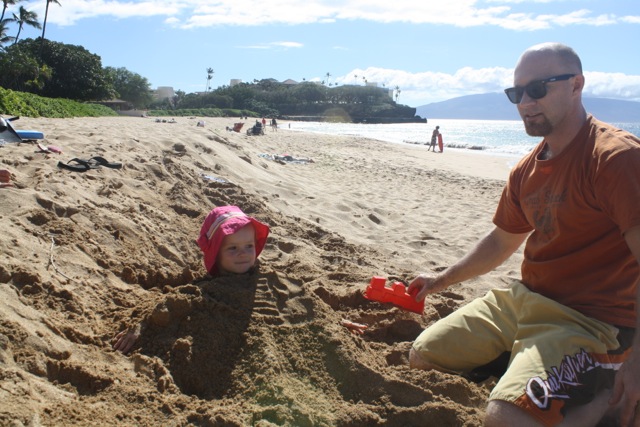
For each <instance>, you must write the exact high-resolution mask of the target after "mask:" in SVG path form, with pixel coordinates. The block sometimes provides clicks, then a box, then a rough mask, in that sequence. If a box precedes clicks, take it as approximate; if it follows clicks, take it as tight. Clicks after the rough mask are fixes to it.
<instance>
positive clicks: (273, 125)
mask: <svg viewBox="0 0 640 427" xmlns="http://www.w3.org/2000/svg"><path fill="white" fill-rule="evenodd" d="M271 130H272V131H276V132H277V131H278V122H277V121H276V118H275V117H274V118H272V119H271Z"/></svg>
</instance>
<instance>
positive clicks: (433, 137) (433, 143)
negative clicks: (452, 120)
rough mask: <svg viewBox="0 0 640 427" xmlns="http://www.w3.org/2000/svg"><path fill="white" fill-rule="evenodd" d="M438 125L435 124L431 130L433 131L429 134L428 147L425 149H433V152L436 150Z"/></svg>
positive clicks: (438, 132) (438, 133)
mask: <svg viewBox="0 0 640 427" xmlns="http://www.w3.org/2000/svg"><path fill="white" fill-rule="evenodd" d="M439 129H440V126H436V128H435V129H434V130H433V133H432V134H431V144H430V145H429V148H427V151H429V150H431V149H433V152H434V153H435V152H436V142H437V140H438V135H440V130H439Z"/></svg>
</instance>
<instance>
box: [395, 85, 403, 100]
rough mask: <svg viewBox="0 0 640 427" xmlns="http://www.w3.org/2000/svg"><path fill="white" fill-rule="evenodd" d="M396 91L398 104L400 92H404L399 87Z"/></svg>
mask: <svg viewBox="0 0 640 427" xmlns="http://www.w3.org/2000/svg"><path fill="white" fill-rule="evenodd" d="M395 89H396V102H398V97H399V96H400V92H402V91H401V90H400V86H397V85H396V88H395Z"/></svg>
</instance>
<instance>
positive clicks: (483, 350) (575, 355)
mask: <svg viewBox="0 0 640 427" xmlns="http://www.w3.org/2000/svg"><path fill="white" fill-rule="evenodd" d="M633 332H634V331H633V329H631V328H616V327H615V326H612V325H609V324H607V323H604V322H601V321H599V320H596V319H593V318H590V317H587V316H585V315H583V314H581V313H579V312H577V311H575V310H573V309H571V308H569V307H566V306H564V305H562V304H559V303H557V302H555V301H553V300H551V299H549V298H546V297H544V296H542V295H540V294H538V293H535V292H531V291H530V290H529V289H528V288H527V287H526V286H524V285H523V284H522V283H520V282H516V283H514V284H513V285H512V286H511V287H510V288H506V289H494V290H492V291H490V292H489V293H487V295H485V296H484V297H483V298H479V299H476V300H474V301H472V302H471V303H469V304H467V305H466V306H464V307H462V308H460V309H459V310H457V311H455V312H454V313H452V314H451V315H449V316H447V317H446V318H444V319H441V320H439V321H438V322H436V323H435V324H433V325H432V326H430V327H428V328H427V329H425V330H424V331H423V332H422V334H420V336H418V338H417V339H416V340H415V342H414V344H413V349H414V350H415V351H416V352H417V353H418V354H419V355H420V357H421V359H422V360H424V361H425V362H428V363H430V364H433V365H435V366H438V367H440V368H441V369H442V370H444V371H449V372H455V373H459V374H462V375H466V376H469V377H474V375H475V374H477V373H479V372H494V374H495V371H486V370H485V368H495V367H496V365H499V364H500V363H499V362H500V360H504V367H503V369H502V372H500V373H497V374H495V375H496V376H499V377H500V379H499V381H498V383H497V384H496V386H495V387H494V389H493V390H492V392H491V395H490V396H489V399H490V400H492V399H498V400H504V401H507V402H511V403H514V404H516V405H518V406H519V407H521V408H523V409H525V410H526V411H528V412H529V414H531V415H532V416H533V417H535V418H536V419H537V420H538V421H540V422H542V423H543V424H545V425H549V426H551V425H555V424H557V423H559V422H560V421H562V419H563V417H564V414H565V413H566V411H567V410H568V409H570V408H572V407H576V406H581V405H584V404H586V403H588V402H590V401H591V400H592V399H593V398H594V397H595V396H596V395H597V394H598V393H599V392H600V391H602V390H605V389H610V388H612V387H613V381H614V378H615V374H616V372H617V370H618V369H619V368H620V365H622V362H623V361H624V360H625V359H626V357H627V356H628V354H629V353H630V350H629V347H630V345H631V341H632V339H633ZM505 369H506V371H505ZM500 375H501V376H500Z"/></svg>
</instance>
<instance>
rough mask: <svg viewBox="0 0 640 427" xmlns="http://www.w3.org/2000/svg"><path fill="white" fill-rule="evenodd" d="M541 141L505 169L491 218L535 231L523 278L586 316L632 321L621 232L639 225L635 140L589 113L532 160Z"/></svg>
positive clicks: (630, 261) (630, 259) (639, 167)
mask: <svg viewBox="0 0 640 427" xmlns="http://www.w3.org/2000/svg"><path fill="white" fill-rule="evenodd" d="M544 145H545V144H544V141H542V142H541V143H540V144H538V146H537V147H536V148H535V149H534V150H533V151H532V152H531V153H530V154H528V155H527V156H525V157H524V158H523V159H522V160H520V162H519V163H518V165H517V166H516V167H515V168H514V169H513V170H512V171H511V174H510V176H509V181H508V183H507V186H506V187H505V188H504V190H503V193H502V198H501V200H500V203H499V205H498V208H497V210H496V213H495V216H494V218H493V222H494V224H495V225H496V226H498V227H500V228H501V229H503V230H505V231H507V232H510V233H526V232H529V231H532V230H533V233H532V234H531V235H530V236H529V238H528V239H527V242H526V246H525V250H524V261H523V262H522V281H523V283H524V284H525V285H526V286H527V287H528V288H529V289H531V290H532V291H534V292H538V293H540V294H542V295H544V296H546V297H548V298H551V299H554V300H556V301H558V302H560V303H561V304H564V305H566V306H568V307H571V308H573V309H575V310H577V311H579V312H581V313H583V314H585V315H587V316H590V317H593V318H596V319H599V320H601V321H604V322H607V323H610V324H613V325H619V326H628V327H635V326H636V288H637V285H638V281H639V278H640V267H639V266H638V262H637V260H636V259H635V258H634V256H633V255H632V253H631V251H630V250H629V247H628V246H627V244H626V242H625V240H624V237H623V235H624V233H625V232H626V231H627V230H629V229H630V228H632V227H634V226H639V225H640V139H638V138H637V137H635V136H633V135H632V134H630V133H628V132H625V131H622V130H619V129H616V128H614V127H612V126H610V125H608V124H606V123H603V122H600V121H598V120H596V119H595V118H593V117H592V116H589V117H588V119H587V123H586V124H585V125H584V126H583V128H582V129H581V130H580V132H579V133H578V135H576V137H575V138H574V140H573V141H572V142H571V144H570V145H569V146H568V147H567V148H565V150H564V151H562V153H560V154H559V155H558V156H556V157H554V158H552V159H550V160H537V157H538V155H539V154H540V152H541V151H542V149H543V148H544Z"/></svg>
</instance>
